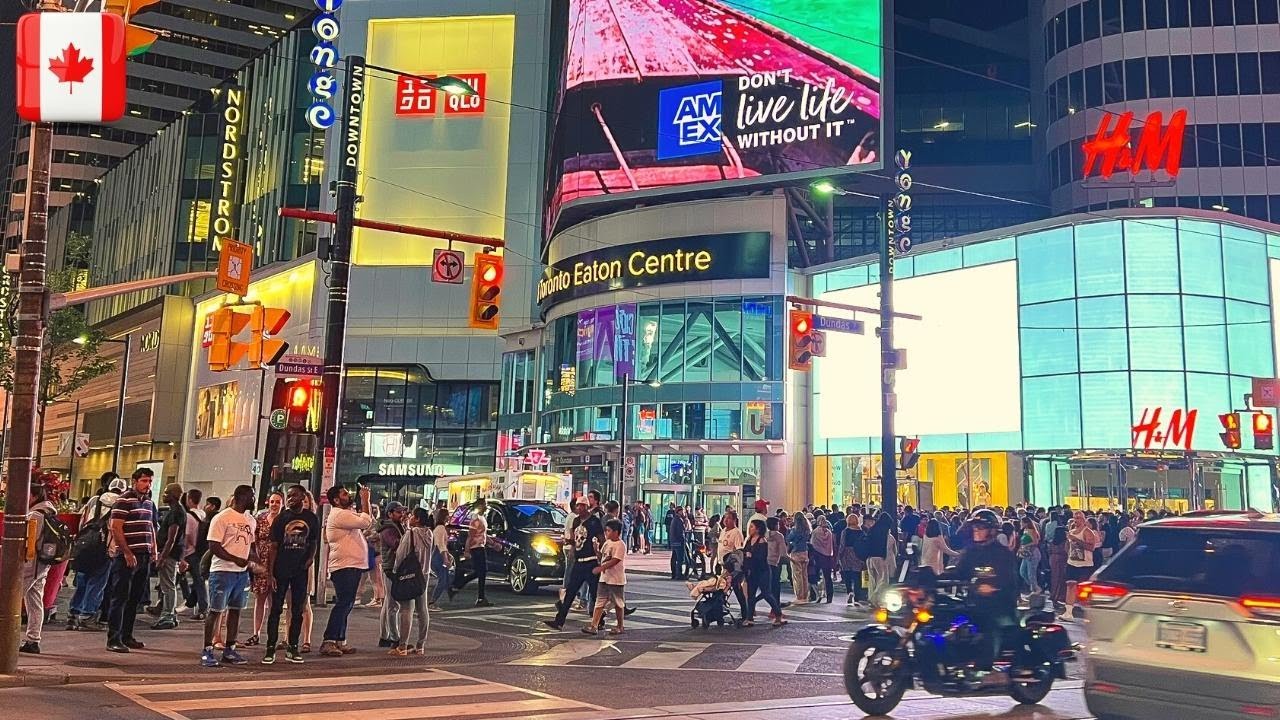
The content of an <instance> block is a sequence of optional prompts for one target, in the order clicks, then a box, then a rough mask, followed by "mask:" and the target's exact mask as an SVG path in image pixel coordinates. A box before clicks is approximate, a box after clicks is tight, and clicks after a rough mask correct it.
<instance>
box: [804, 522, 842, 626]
mask: <svg viewBox="0 0 1280 720" xmlns="http://www.w3.org/2000/svg"><path fill="white" fill-rule="evenodd" d="M809 547H810V549H811V551H810V553H809V564H811V565H812V566H813V567H814V568H815V569H816V570H817V577H818V578H819V579H820V580H821V581H822V586H821V587H820V588H819V590H818V599H817V600H816V602H826V603H828V604H830V602H831V596H832V594H833V593H834V592H835V588H834V586H833V583H832V570H833V569H834V568H835V565H836V548H835V534H834V533H832V532H831V521H830V520H829V519H827V516H826V515H822V514H819V515H818V527H816V528H814V530H813V536H812V537H811V538H810V539H809Z"/></svg>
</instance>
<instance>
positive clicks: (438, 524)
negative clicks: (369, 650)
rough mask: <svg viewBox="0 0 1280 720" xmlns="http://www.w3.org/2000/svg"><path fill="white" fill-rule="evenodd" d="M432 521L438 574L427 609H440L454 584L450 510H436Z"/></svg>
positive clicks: (434, 569)
mask: <svg viewBox="0 0 1280 720" xmlns="http://www.w3.org/2000/svg"><path fill="white" fill-rule="evenodd" d="M432 523H433V525H432V528H431V573H432V574H433V575H435V576H436V586H435V588H434V589H433V590H432V591H431V595H430V596H429V598H428V599H429V600H430V602H429V603H428V604H427V609H428V610H439V609H440V596H441V595H443V594H445V592H447V591H448V590H449V588H450V586H451V585H452V584H453V576H452V573H451V572H450V570H451V568H452V567H453V556H452V555H450V554H449V511H448V510H445V509H444V508H440V509H438V510H436V513H435V515H434V517H433V518H432ZM450 597H452V593H451V594H450ZM401 637H404V635H401Z"/></svg>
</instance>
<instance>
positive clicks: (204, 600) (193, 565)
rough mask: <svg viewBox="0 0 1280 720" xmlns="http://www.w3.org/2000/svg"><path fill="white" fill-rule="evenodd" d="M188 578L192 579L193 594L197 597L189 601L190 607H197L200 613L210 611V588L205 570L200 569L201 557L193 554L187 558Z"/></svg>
mask: <svg viewBox="0 0 1280 720" xmlns="http://www.w3.org/2000/svg"><path fill="white" fill-rule="evenodd" d="M187 577H189V578H191V593H192V594H193V595H194V596H195V598H194V602H195V604H194V605H192V604H191V603H192V600H191V599H188V600H187V606H188V607H195V608H197V609H198V610H199V611H200V612H202V613H204V612H208V611H209V588H208V587H207V586H206V585H205V577H204V568H202V567H200V556H199V555H196V554H195V553H192V554H191V555H188V556H187Z"/></svg>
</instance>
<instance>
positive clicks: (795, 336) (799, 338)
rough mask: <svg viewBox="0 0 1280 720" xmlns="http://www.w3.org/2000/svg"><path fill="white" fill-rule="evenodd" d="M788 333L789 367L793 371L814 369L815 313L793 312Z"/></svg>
mask: <svg viewBox="0 0 1280 720" xmlns="http://www.w3.org/2000/svg"><path fill="white" fill-rule="evenodd" d="M790 320H791V325H790V330H789V332H788V348H789V352H788V353H787V366H788V367H790V368H791V369H792V370H800V371H806V370H812V369H813V349H814V348H813V341H814V337H813V313H811V312H805V311H804V310H792V311H791V316H790Z"/></svg>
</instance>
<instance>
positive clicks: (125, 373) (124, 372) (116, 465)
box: [72, 332, 133, 475]
mask: <svg viewBox="0 0 1280 720" xmlns="http://www.w3.org/2000/svg"><path fill="white" fill-rule="evenodd" d="M72 342H74V343H76V344H77V345H83V344H85V343H86V342H89V338H88V336H86V335H81V336H80V337H78V338H76V339H75V340H73V341H72ZM102 342H108V343H119V344H121V345H124V359H123V361H122V364H121V366H120V395H119V398H118V399H117V406H116V445H115V448H114V449H113V450H112V451H111V472H113V473H115V474H116V475H119V474H120V443H121V441H122V438H123V436H124V393H125V389H126V386H127V385H128V384H129V350H130V349H131V348H132V347H133V333H132V332H127V333H125V334H124V337H123V338H103V339H102Z"/></svg>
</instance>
